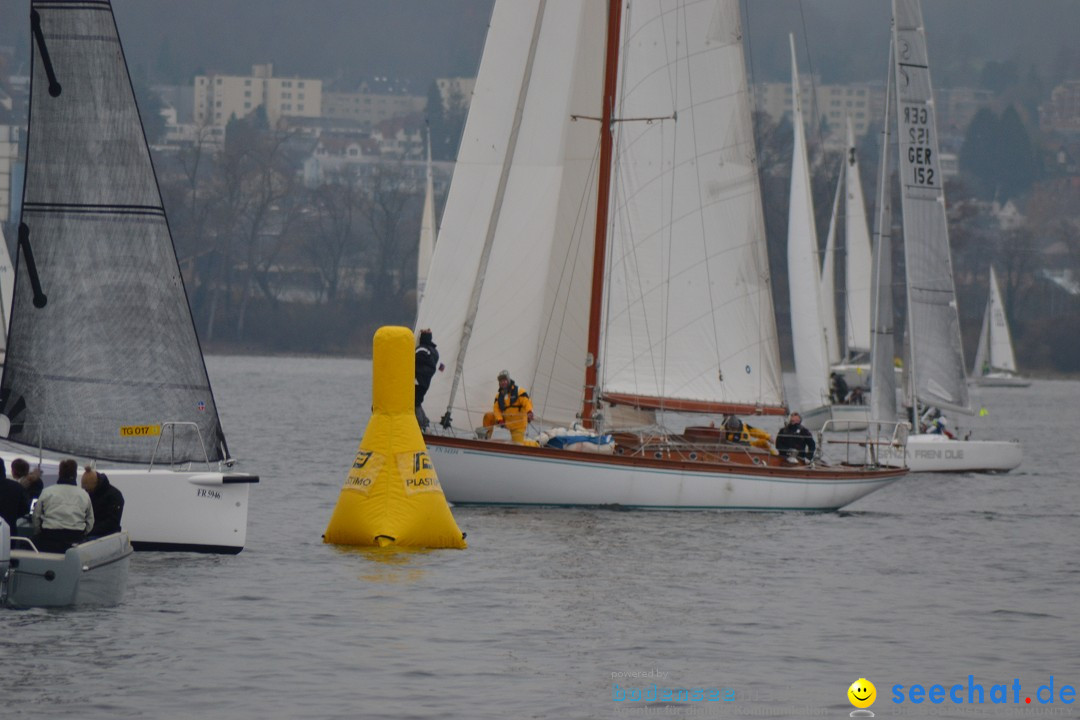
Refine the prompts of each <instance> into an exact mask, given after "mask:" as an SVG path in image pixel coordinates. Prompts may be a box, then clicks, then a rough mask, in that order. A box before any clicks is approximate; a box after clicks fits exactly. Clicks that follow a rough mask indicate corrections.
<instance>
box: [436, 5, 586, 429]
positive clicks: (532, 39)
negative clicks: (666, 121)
mask: <svg viewBox="0 0 1080 720" xmlns="http://www.w3.org/2000/svg"><path fill="white" fill-rule="evenodd" d="M605 19H606V7H604V5H603V4H602V3H570V2H546V1H545V0H530V1H528V2H526V1H525V0H522V1H521V2H514V3H496V4H495V8H494V11H493V13H492V18H491V24H490V26H489V29H488V40H487V44H486V45H485V49H484V56H483V59H482V61H481V65H480V72H479V74H478V76H477V80H476V86H475V89H474V92H473V99H472V103H471V106H470V110H469V116H468V120H467V122H466V125H465V132H464V136H463V138H462V142H461V149H460V151H459V154H458V161H457V166H456V167H455V169H454V182H453V183H452V185H451V189H450V195H449V197H448V198H447V204H446V209H445V212H444V214H443V220H442V226H441V228H440V236H439V242H438V244H437V245H436V248H435V254H434V256H433V258H432V266H431V274H430V276H429V278H428V284H427V287H426V289H425V293H424V301H423V303H422V304H421V306H420V312H419V317H418V320H417V324H418V327H429V328H432V329H433V331H434V332H435V341H436V342H437V343H438V344H439V349H440V353H441V357H442V359H443V361H444V363H445V365H446V368H447V373H446V374H448V375H450V377H443V376H442V375H440V376H437V378H436V381H435V382H432V384H431V389H430V390H429V392H428V395H427V398H426V401H425V402H426V404H427V405H428V407H430V408H434V409H438V412H440V413H441V412H443V410H445V411H447V412H450V413H452V414H453V419H454V422H455V424H458V425H463V424H465V423H468V425H467V426H471V427H476V426H478V425H480V423H481V420H482V416H483V413H484V412H485V411H488V410H490V409H491V404H492V400H493V398H494V397H495V391H496V389H497V385H496V375H497V374H498V372H499V370H500V369H503V368H505V369H507V370H509V371H510V373H511V375H512V376H513V377H514V378H515V379H516V380H517V381H518V383H519V384H520V385H521V386H522V387H525V388H526V389H528V390H529V391H530V393H531V394H532V395H533V397H535V398H536V402H535V403H534V404H535V410H536V412H537V415H538V416H540V417H542V418H543V419H545V420H546V421H548V422H551V423H555V424H562V425H568V424H570V423H571V422H573V421H574V419H575V417H576V416H577V414H578V413H579V412H580V411H581V396H582V385H583V378H584V374H585V360H586V335H587V326H588V317H589V309H588V302H589V289H590V282H591V277H592V253H593V247H592V226H593V220H594V218H595V212H596V210H595V205H596V203H595V197H594V192H593V191H592V190H591V188H593V186H594V183H595V181H594V179H593V178H594V174H595V155H596V145H597V128H596V122H595V121H594V120H589V119H581V120H577V121H575V120H574V119H572V116H575V115H576V116H584V117H586V118H587V117H597V116H599V114H600V97H601V88H602V85H603V55H604V38H605V33H604V28H605V25H606V23H605ZM429 412H430V411H429Z"/></svg>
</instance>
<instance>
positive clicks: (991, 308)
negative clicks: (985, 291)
mask: <svg viewBox="0 0 1080 720" xmlns="http://www.w3.org/2000/svg"><path fill="white" fill-rule="evenodd" d="M971 375H972V377H973V378H974V382H975V384H976V385H982V386H988V387H1028V386H1030V385H1031V381H1030V380H1028V379H1027V378H1025V377H1022V376H1020V375H1017V374H1016V354H1015V353H1014V352H1013V343H1012V333H1010V332H1009V320H1008V318H1007V317H1006V315H1005V303H1003V302H1002V300H1001V290H1000V288H999V286H998V279H997V273H995V272H994V266H993V265H991V266H990V296H989V297H988V298H987V299H986V311H985V312H984V313H983V322H982V330H981V332H980V333H979V344H978V346H977V348H976V350H975V366H974V367H973V368H972V370H971Z"/></svg>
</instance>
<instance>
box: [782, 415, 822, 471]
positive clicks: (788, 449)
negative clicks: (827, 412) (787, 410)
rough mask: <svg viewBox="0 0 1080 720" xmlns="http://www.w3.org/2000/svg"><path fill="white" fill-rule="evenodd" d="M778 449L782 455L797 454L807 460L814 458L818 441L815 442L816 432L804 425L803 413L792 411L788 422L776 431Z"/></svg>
mask: <svg viewBox="0 0 1080 720" xmlns="http://www.w3.org/2000/svg"><path fill="white" fill-rule="evenodd" d="M776 449H777V450H778V451H779V452H780V454H781V455H788V456H791V455H795V456H797V457H798V458H799V459H801V460H805V461H806V462H810V461H811V460H813V459H814V451H815V450H816V449H817V443H816V442H814V434H813V433H812V432H810V431H809V430H807V429H806V427H805V426H803V424H802V415H800V414H799V412H798V411H795V412H793V413H791V417H790V418H789V419H788V424H787V425H785V426H784V427H782V428H780V432H778V433H776Z"/></svg>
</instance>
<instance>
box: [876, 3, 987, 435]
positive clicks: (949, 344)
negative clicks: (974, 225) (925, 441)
mask: <svg viewBox="0 0 1080 720" xmlns="http://www.w3.org/2000/svg"><path fill="white" fill-rule="evenodd" d="M893 32H894V42H895V47H896V57H895V69H896V113H897V141H898V144H899V150H900V153H899V155H900V161H899V162H900V184H901V192H900V197H901V200H902V206H903V219H904V257H905V261H906V262H905V264H906V267H907V291H908V328H909V333H910V334H909V342H910V344H911V356H912V358H911V367H910V368H909V370H910V372H911V373H912V377H913V382H914V383H915V386H914V392H915V396H916V398H917V399H918V401H919V402H920V403H922V404H925V405H931V406H935V407H939V408H945V409H951V410H955V411H959V412H965V413H970V412H971V408H970V406H969V404H968V391H967V380H966V375H965V372H964V354H963V347H962V345H961V340H960V319H959V316H958V314H957V306H956V290H955V287H954V284H953V271H952V257H951V255H950V252H949V230H948V225H947V221H946V216H945V192H944V183H943V178H942V176H941V163H940V155H939V154H938V139H937V119H936V112H935V106H934V95H933V91H932V88H931V85H930V68H929V65H928V59H927V53H926V34H925V31H924V28H923V21H922V10H921V8H920V5H919V2H918V0H893Z"/></svg>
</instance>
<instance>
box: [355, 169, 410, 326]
mask: <svg viewBox="0 0 1080 720" xmlns="http://www.w3.org/2000/svg"><path fill="white" fill-rule="evenodd" d="M365 190H366V191H365V202H364V215H365V218H366V220H367V224H368V230H369V232H370V233H371V243H370V253H369V255H368V267H369V273H368V277H369V284H370V290H371V294H372V297H373V299H374V301H375V304H376V305H377V306H379V307H381V309H384V310H391V309H394V308H397V307H398V306H399V305H400V304H401V299H402V295H403V293H404V291H405V289H407V288H408V287H411V284H410V283H408V282H406V280H405V278H406V277H409V267H410V265H409V261H410V259H412V260H415V257H416V242H417V238H418V237H419V230H418V227H417V226H416V220H417V218H418V217H419V211H418V210H417V209H416V208H412V209H411V210H410V205H415V204H416V203H417V193H418V187H417V183H416V182H415V181H412V180H409V179H408V178H407V177H406V175H405V173H404V171H403V169H402V167H401V166H400V165H376V166H374V169H373V172H372V174H371V177H370V179H369V180H368V182H367V185H366V189H365ZM410 229H411V230H412V232H411V234H409V230H410ZM414 264H415V263H414ZM410 279H411V278H410Z"/></svg>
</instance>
